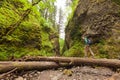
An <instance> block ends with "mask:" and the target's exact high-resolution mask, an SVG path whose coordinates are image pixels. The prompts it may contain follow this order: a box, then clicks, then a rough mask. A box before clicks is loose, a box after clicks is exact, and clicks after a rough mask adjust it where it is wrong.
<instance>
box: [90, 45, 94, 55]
mask: <svg viewBox="0 0 120 80" xmlns="http://www.w3.org/2000/svg"><path fill="white" fill-rule="evenodd" d="M89 51H90V53H91V55H92V56H93V57H94V53H93V51H92V49H91V48H90V47H89Z"/></svg>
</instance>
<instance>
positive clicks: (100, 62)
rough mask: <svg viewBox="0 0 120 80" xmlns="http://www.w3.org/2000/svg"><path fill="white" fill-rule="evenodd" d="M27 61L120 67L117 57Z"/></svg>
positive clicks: (37, 58)
mask: <svg viewBox="0 0 120 80" xmlns="http://www.w3.org/2000/svg"><path fill="white" fill-rule="evenodd" d="M25 61H53V62H57V63H61V62H62V63H69V64H70V65H74V66H80V65H90V66H91V65H96V66H102V67H113V68H120V60H117V59H93V58H78V57H30V58H26V59H25Z"/></svg>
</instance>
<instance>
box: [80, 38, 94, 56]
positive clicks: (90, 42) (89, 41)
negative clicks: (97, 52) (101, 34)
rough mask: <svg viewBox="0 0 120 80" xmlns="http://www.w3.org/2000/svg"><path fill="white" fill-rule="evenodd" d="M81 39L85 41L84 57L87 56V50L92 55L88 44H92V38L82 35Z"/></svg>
mask: <svg viewBox="0 0 120 80" xmlns="http://www.w3.org/2000/svg"><path fill="white" fill-rule="evenodd" d="M82 39H83V40H84V42H85V48H84V52H85V57H88V52H90V54H91V55H92V56H93V57H94V53H93V51H92V50H91V48H90V45H91V44H92V40H91V39H90V37H87V36H83V37H82Z"/></svg>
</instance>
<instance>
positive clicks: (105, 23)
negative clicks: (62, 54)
mask: <svg viewBox="0 0 120 80" xmlns="http://www.w3.org/2000/svg"><path fill="white" fill-rule="evenodd" d="M65 33H66V38H65V46H66V49H69V48H70V47H71V46H72V45H73V41H74V40H80V39H81V36H82V35H83V34H84V35H89V36H92V37H93V40H94V42H98V41H100V40H101V39H106V40H108V39H112V40H115V41H113V42H117V41H120V6H119V5H117V4H115V3H114V2H113V1H111V0H80V1H79V3H78V6H77V8H76V11H75V13H74V15H73V18H72V19H71V20H70V21H69V23H68V25H67V27H66V30H65ZM119 44H120V43H119Z"/></svg>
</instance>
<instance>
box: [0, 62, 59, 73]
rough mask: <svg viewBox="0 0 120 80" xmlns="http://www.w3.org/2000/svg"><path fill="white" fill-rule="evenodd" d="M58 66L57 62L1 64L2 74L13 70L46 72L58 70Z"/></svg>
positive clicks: (0, 71)
mask: <svg viewBox="0 0 120 80" xmlns="http://www.w3.org/2000/svg"><path fill="white" fill-rule="evenodd" d="M58 67H60V65H58V64H57V63H55V62H45V61H44V62H36V61H34V62H9V61H8V62H0V73H5V72H9V71H11V70H13V69H15V68H16V69H17V70H16V71H20V70H24V71H26V70H44V69H52V68H58Z"/></svg>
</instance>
